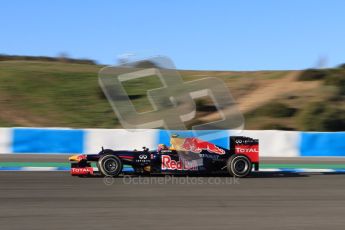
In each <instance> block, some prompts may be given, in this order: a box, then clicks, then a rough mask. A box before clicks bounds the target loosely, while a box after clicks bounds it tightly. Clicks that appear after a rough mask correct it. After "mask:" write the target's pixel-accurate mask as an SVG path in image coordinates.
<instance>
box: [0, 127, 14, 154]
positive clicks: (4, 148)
mask: <svg viewBox="0 0 345 230" xmlns="http://www.w3.org/2000/svg"><path fill="white" fill-rule="evenodd" d="M2 153H12V129H11V128H0V154H2Z"/></svg>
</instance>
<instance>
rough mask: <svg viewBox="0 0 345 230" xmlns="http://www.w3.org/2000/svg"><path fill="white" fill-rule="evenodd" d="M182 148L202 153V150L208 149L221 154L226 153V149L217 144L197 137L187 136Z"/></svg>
mask: <svg viewBox="0 0 345 230" xmlns="http://www.w3.org/2000/svg"><path fill="white" fill-rule="evenodd" d="M182 148H183V149H184V150H186V151H191V152H194V153H201V151H202V150H207V151H208V152H210V153H216V154H219V155H223V154H225V151H224V149H221V148H219V147H218V146H216V145H215V144H212V143H210V142H207V141H202V140H200V139H198V138H195V137H190V138H185V141H184V143H183V145H182Z"/></svg>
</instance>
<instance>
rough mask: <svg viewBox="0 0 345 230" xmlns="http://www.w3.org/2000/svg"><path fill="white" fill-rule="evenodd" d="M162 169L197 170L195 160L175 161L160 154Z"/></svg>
mask: <svg viewBox="0 0 345 230" xmlns="http://www.w3.org/2000/svg"><path fill="white" fill-rule="evenodd" d="M161 168H162V170H178V171H182V170H189V171H197V170H198V164H197V162H196V161H193V160H192V161H186V160H182V161H176V160H173V159H171V157H170V156H168V155H163V156H162V165H161Z"/></svg>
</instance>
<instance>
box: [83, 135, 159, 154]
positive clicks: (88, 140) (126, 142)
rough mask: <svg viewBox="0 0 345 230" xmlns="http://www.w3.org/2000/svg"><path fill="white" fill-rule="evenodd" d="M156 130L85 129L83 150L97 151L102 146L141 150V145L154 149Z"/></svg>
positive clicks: (155, 145)
mask: <svg viewBox="0 0 345 230" xmlns="http://www.w3.org/2000/svg"><path fill="white" fill-rule="evenodd" d="M158 132H159V130H153V129H142V130H133V131H128V130H125V129H85V138H84V151H85V153H87V154H91V153H98V152H99V151H100V150H101V147H102V146H103V147H104V148H105V149H116V150H133V149H137V150H141V149H142V147H143V146H145V147H147V148H149V149H156V148H157V144H158V143H157V136H158Z"/></svg>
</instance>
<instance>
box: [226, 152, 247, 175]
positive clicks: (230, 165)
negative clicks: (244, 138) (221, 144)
mask: <svg viewBox="0 0 345 230" xmlns="http://www.w3.org/2000/svg"><path fill="white" fill-rule="evenodd" d="M226 166H227V169H228V172H229V174H230V176H234V177H245V176H248V174H249V173H250V172H251V171H252V167H253V165H252V162H251V161H250V160H249V158H248V157H247V156H245V155H240V154H235V155H232V156H231V157H230V158H229V159H228V162H227V164H226Z"/></svg>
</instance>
